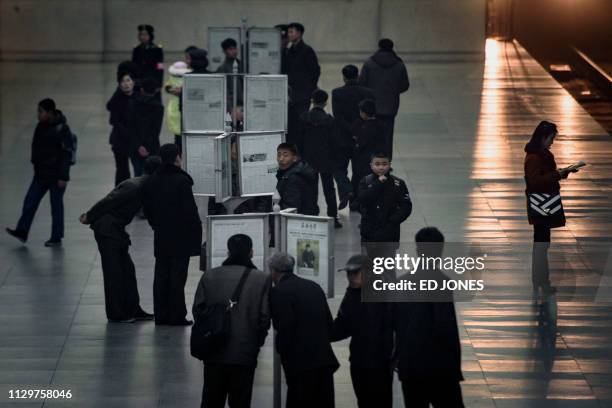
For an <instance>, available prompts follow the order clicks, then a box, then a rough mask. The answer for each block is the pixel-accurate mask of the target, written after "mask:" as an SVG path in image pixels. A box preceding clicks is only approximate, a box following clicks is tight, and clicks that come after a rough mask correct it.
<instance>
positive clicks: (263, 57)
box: [247, 27, 281, 75]
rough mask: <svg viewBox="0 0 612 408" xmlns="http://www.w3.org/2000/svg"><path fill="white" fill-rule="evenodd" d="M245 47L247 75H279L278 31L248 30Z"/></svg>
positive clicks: (279, 41) (258, 28)
mask: <svg viewBox="0 0 612 408" xmlns="http://www.w3.org/2000/svg"><path fill="white" fill-rule="evenodd" d="M247 46H248V66H249V71H248V72H249V74H252V75H262V74H268V75H277V74H280V73H281V33H280V30H279V29H277V28H264V27H252V28H250V29H249V32H248V42H247Z"/></svg>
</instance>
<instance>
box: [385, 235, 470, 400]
mask: <svg viewBox="0 0 612 408" xmlns="http://www.w3.org/2000/svg"><path fill="white" fill-rule="evenodd" d="M415 238H416V239H415V240H416V243H417V245H416V249H417V256H422V255H425V256H427V257H434V258H435V257H440V256H441V254H442V249H443V245H444V244H443V242H444V236H443V235H442V233H441V232H440V231H439V230H438V229H437V228H434V227H427V228H423V229H422V230H420V231H419V232H418V233H417V234H416V237H415ZM432 244H433V245H432ZM433 272H434V271H427V273H428V274H432V273H433ZM440 273H441V272H440ZM417 274H418V272H417ZM449 296H451V297H450V301H434V300H432V301H431V302H401V303H395V304H394V309H393V314H394V316H393V321H394V329H395V335H396V356H395V358H396V359H397V369H398V376H399V379H400V381H401V382H402V391H403V394H404V402H405V405H406V406H407V407H428V406H429V404H432V405H433V406H434V407H457V408H461V407H463V401H462V396H461V386H460V384H459V382H460V381H462V380H463V375H462V374H461V344H460V342H459V332H458V330H457V317H456V315H455V307H454V305H453V302H452V294H449ZM442 300H444V299H442Z"/></svg>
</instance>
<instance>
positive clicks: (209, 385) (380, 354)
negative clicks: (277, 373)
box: [191, 227, 463, 408]
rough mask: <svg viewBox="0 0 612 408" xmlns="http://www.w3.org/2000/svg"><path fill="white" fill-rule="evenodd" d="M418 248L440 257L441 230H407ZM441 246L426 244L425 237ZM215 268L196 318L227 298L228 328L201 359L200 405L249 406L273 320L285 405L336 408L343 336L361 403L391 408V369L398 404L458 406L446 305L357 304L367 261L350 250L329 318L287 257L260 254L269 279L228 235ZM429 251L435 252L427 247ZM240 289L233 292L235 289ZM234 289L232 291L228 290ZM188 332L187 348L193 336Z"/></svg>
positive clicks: (246, 246)
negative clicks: (336, 346) (398, 388)
mask: <svg viewBox="0 0 612 408" xmlns="http://www.w3.org/2000/svg"><path fill="white" fill-rule="evenodd" d="M415 241H416V246H417V253H418V254H421V253H427V254H428V255H430V256H440V254H441V251H442V247H443V242H444V236H443V235H442V233H441V232H440V231H439V230H438V229H437V228H434V227H427V228H423V229H422V230H420V231H419V232H418V233H417V234H416V236H415ZM432 242H433V243H437V244H439V245H438V246H437V247H436V248H437V249H435V250H433V249H432V247H431V246H430V245H429V244H431V243H432ZM227 249H228V257H227V259H226V260H225V261H224V262H223V264H222V266H219V267H217V268H213V269H210V270H207V271H206V272H205V273H204V275H203V276H202V278H201V279H200V282H199V284H198V289H197V292H196V295H195V299H194V304H193V315H194V316H195V317H196V319H200V318H202V319H204V318H206V316H207V314H206V312H207V310H209V309H210V308H211V307H213V306H214V305H218V304H219V305H223V304H227V302H228V300H229V299H233V300H234V299H238V300H237V301H232V303H231V306H229V307H230V309H229V310H230V312H229V319H230V320H229V321H230V323H229V324H230V326H231V331H230V332H229V336H228V337H227V338H226V339H225V341H224V342H223V343H221V344H217V345H216V346H215V348H214V350H212V352H209V353H208V354H207V355H204V356H203V357H202V359H203V362H204V386H203V391H202V407H206V408H223V407H225V403H226V401H227V402H228V403H229V406H230V407H233V408H240V407H250V406H251V399H252V389H253V379H254V375H255V370H256V366H257V356H258V354H259V351H260V348H261V346H262V345H263V344H264V342H265V338H266V335H267V333H268V330H269V328H270V323H272V325H273V327H274V329H275V330H276V336H275V342H274V347H275V349H276V351H277V352H278V353H279V355H280V359H281V364H282V366H283V369H284V373H285V379H286V382H287V397H286V406H287V407H288V408H302V407H304V408H307V407H308V408H311V407H321V408H332V407H334V406H335V392H334V373H335V372H336V371H337V370H338V368H339V366H340V363H339V361H338V359H337V358H336V356H335V354H334V351H333V349H332V346H331V343H332V342H335V341H339V340H343V339H346V338H350V339H351V340H350V344H349V351H350V354H349V358H348V359H349V362H350V376H351V380H352V384H353V389H354V392H355V396H356V398H357V404H358V406H359V407H360V408H374V407H377V408H378V407H381V408H390V407H392V406H393V377H394V372H395V371H397V373H398V377H399V380H400V381H401V384H402V392H403V395H404V401H405V406H406V407H428V406H429V404H433V406H434V407H454V408H456V407H463V398H462V394H461V387H460V381H462V380H463V375H462V372H461V345H460V341H459V333H458V329H457V319H456V313H455V309H454V305H453V303H452V301H446V302H431V303H416V302H405V303H384V302H371V303H368V302H363V301H362V296H361V291H362V287H363V285H364V284H365V281H366V279H367V278H366V277H367V276H368V274H371V270H372V269H371V267H372V262H371V258H369V257H367V256H366V255H362V254H359V255H354V256H352V257H351V258H349V260H348V262H347V263H346V266H345V267H344V268H343V269H342V270H344V271H346V276H347V281H348V287H347V289H346V293H345V295H344V298H343V299H342V303H341V305H340V308H339V310H338V314H337V316H336V317H335V318H333V316H332V314H331V311H330V309H329V306H328V303H327V299H326V295H325V293H324V292H323V290H322V289H321V287H320V286H319V285H318V284H317V283H315V282H313V281H311V280H308V279H305V278H302V277H300V276H298V275H296V274H295V273H294V269H295V259H294V258H293V257H292V256H291V255H289V254H287V253H282V252H278V253H275V254H273V255H272V256H271V257H270V258H269V259H268V261H267V262H268V269H269V270H270V275H269V276H266V274H265V273H264V272H262V271H259V270H257V268H256V267H255V266H254V265H253V263H252V261H251V259H252V257H253V242H252V240H251V239H250V238H249V237H248V236H247V235H244V234H237V235H233V236H232V237H230V238H229V240H228V241H227ZM432 251H439V252H436V253H433V252H432ZM236 288H238V289H236ZM236 290H238V291H239V292H238V294H236V292H235V291H236ZM195 335H196V332H195V331H194V332H192V340H191V341H192V345H193V344H194V342H197V341H198V338H194V336H195Z"/></svg>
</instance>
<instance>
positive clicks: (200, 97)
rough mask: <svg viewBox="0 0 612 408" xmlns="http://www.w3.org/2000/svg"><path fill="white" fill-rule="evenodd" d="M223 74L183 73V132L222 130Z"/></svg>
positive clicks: (223, 120)
mask: <svg viewBox="0 0 612 408" xmlns="http://www.w3.org/2000/svg"><path fill="white" fill-rule="evenodd" d="M224 95H225V76H223V75H199V74H191V75H189V74H188V75H185V81H184V84H183V126H184V129H183V131H184V132H214V131H219V132H223V130H224V128H225V97H224Z"/></svg>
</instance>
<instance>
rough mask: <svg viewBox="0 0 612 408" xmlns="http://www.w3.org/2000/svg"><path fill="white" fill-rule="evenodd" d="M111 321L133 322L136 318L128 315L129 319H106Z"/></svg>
mask: <svg viewBox="0 0 612 408" xmlns="http://www.w3.org/2000/svg"><path fill="white" fill-rule="evenodd" d="M108 321H109V322H111V323H134V322H135V321H136V319H134V318H133V317H130V318H129V319H108Z"/></svg>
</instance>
